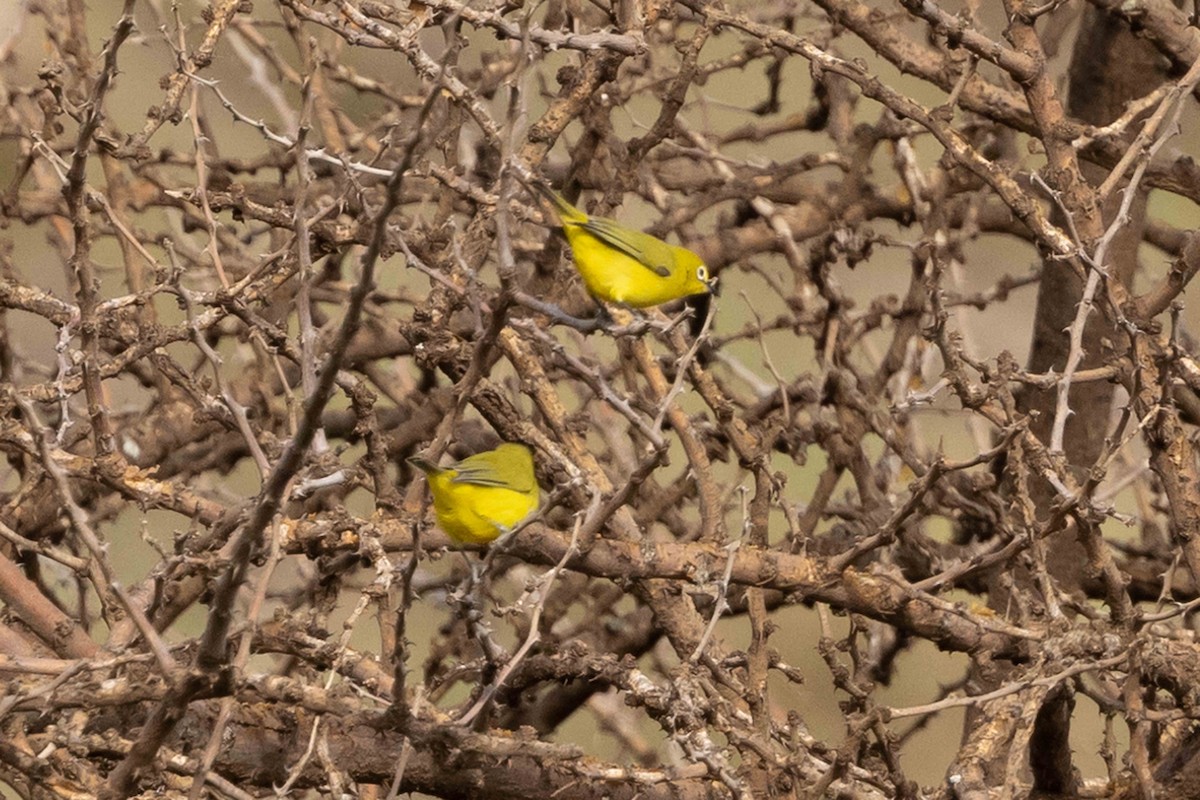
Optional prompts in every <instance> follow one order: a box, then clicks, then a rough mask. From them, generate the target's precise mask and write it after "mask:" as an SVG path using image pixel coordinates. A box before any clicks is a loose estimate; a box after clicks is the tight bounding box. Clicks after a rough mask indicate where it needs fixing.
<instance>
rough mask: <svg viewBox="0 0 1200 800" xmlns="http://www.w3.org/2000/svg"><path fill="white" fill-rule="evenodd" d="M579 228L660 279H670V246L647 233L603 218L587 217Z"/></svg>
mask: <svg viewBox="0 0 1200 800" xmlns="http://www.w3.org/2000/svg"><path fill="white" fill-rule="evenodd" d="M580 227H581V228H583V229H584V230H585V231H587V232H588V233H590V234H592V235H593V236H595V237H596V238H597V239H599V240H600V241H602V242H604V243H605V244H606V245H608V246H609V247H611V248H612V249H614V250H619V251H621V252H622V253H624V254H625V255H627V256H629V257H630V258H632V259H633V260H634V261H636V262H638V263H639V264H641V265H642V266H644V267H646V269H648V270H650V271H651V272H653V273H654V274H655V275H658V276H659V277H660V278H669V277H671V263H672V258H671V246H670V245H669V244H667V243H666V242H663V241H660V240H658V239H656V238H654V237H653V236H651V235H650V234H648V233H642V232H641V231H633V230H630V229H629V228H626V227H624V226H623V225H621V224H619V223H617V222H614V221H613V220H611V219H605V218H604V217H588V220H587V222H584V223H581V224H580Z"/></svg>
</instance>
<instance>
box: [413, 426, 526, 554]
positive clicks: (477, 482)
mask: <svg viewBox="0 0 1200 800" xmlns="http://www.w3.org/2000/svg"><path fill="white" fill-rule="evenodd" d="M409 463H411V464H412V465H413V466H414V467H416V468H417V469H419V470H421V471H422V472H424V473H425V475H426V476H427V477H428V479H429V489H430V491H431V492H432V493H433V510H434V511H435V512H436V514H437V520H438V525H440V526H441V527H442V530H444V531H445V532H446V534H447V535H448V536H449V537H450V538H451V539H453V540H454V541H455V542H457V543H459V544H485V543H487V542H490V541H492V540H493V539H495V538H497V537H498V536H500V534H502V533H504V532H505V531H506V530H508V529H510V528H512V527H513V526H514V525H516V524H517V523H518V522H520V521H521V520H523V519H524V518H525V517H527V516H529V514H530V512H532V511H533V510H534V509H535V508H537V504H538V491H539V490H538V483H537V477H536V476H535V475H534V473H533V453H532V452H530V450H529V448H528V447H526V446H525V445H523V444H511V443H510V444H502V445H500V446H499V447H497V448H496V449H495V450H488V451H487V452H484V453H477V454H476V455H473V456H470V457H469V458H464V459H463V460H462V461H459V462H458V463H457V464H451V465H450V466H448V467H439V466H437V465H435V464H431V463H430V462H428V461H426V460H424V459H422V458H410V459H409Z"/></svg>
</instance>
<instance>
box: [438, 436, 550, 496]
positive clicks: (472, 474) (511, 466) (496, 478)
mask: <svg viewBox="0 0 1200 800" xmlns="http://www.w3.org/2000/svg"><path fill="white" fill-rule="evenodd" d="M526 460H528V463H527V464H526V463H522V462H523V461H526ZM454 471H455V473H457V474H456V475H455V476H454V478H453V481H454V482H455V483H469V484H471V485H473V486H495V487H499V488H501V489H512V490H514V491H518V492H526V491H529V490H530V489H531V488H533V486H532V483H531V481H532V480H533V462H532V459H531V457H530V456H529V455H528V451H526V452H525V453H524V454H522V453H520V452H519V451H516V450H511V449H508V450H506V449H505V448H504V447H503V446H502V447H501V449H499V450H490V451H488V452H486V453H478V454H476V455H473V456H471V457H470V458H465V459H463V460H462V461H460V462H459V463H457V464H455V465H454Z"/></svg>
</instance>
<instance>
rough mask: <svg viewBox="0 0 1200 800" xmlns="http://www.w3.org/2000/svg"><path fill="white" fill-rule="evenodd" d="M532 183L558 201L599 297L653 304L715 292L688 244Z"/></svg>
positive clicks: (578, 264) (579, 265) (579, 261)
mask: <svg viewBox="0 0 1200 800" xmlns="http://www.w3.org/2000/svg"><path fill="white" fill-rule="evenodd" d="M528 185H529V186H530V187H531V188H533V189H534V190H536V191H537V192H538V193H539V194H541V195H542V196H543V197H545V198H546V199H547V200H549V201H550V202H551V203H552V204H553V205H554V212H555V214H557V215H558V220H559V222H560V223H561V224H562V229H563V233H565V234H566V236H567V241H568V242H569V243H570V245H571V253H572V254H573V255H574V257H575V268H576V269H578V270H579V274H580V276H581V277H582V278H583V283H584V285H585V286H587V290H588V291H589V292H590V293H591V295H592V296H593V297H595V298H596V299H597V300H604V301H607V302H610V303H623V304H625V305H627V306H632V307H633V308H647V307H649V306H657V305H660V304H661V303H667V302H670V301H671V300H679V299H680V298H683V297H691V296H692V295H697V294H707V293H708V292H710V291H712V286H713V279H712V278H711V277H710V276H709V274H708V267H706V266H705V265H704V260H703V259H702V258H700V256H698V255H697V254H695V253H693V252H692V251H691V250H688V249H687V248H686V247H678V246H676V245H673V244H669V243H667V242H664V241H663V240H662V239H659V238H658V237H656V236H651V235H650V234H648V233H643V232H642V231H638V230H634V229H633V228H627V227H626V226H624V225H622V224H621V223H619V222H617V221H616V220H612V219H608V218H606V217H593V216H591V215H590V214H587V213H586V212H584V211H581V210H580V209H578V208H576V207H575V206H573V205H571V203H569V202H567V200H566V198H564V197H563V196H562V195H560V194H559V193H558V192H556V191H554V190H553V189H551V188H550V187H548V186H546V185H544V184H542V183H536V182H533V181H530V182H528Z"/></svg>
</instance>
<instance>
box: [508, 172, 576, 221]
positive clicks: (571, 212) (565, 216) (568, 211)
mask: <svg viewBox="0 0 1200 800" xmlns="http://www.w3.org/2000/svg"><path fill="white" fill-rule="evenodd" d="M523 182H524V183H525V185H526V186H528V187H529V188H530V189H531V190H533V191H534V192H537V193H538V194H540V195H541V196H542V197H544V198H546V200H548V201H550V203H551V204H552V205H553V206H554V210H555V212H557V213H558V218H559V219H560V220H562V221H563V222H565V223H576V224H579V223H583V222H587V220H588V215H587V214H585V213H584V212H582V211H580V210H579V209H578V208H576V207H575V206H573V205H571V204H570V203H569V202H567V199H566V198H565V197H563V196H562V195H561V194H559V193H558V192H556V191H554V190H553V189H551V188H550V187H549V186H548V185H546V184H545V183H542V182H541V181H537V180H530V181H523Z"/></svg>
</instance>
